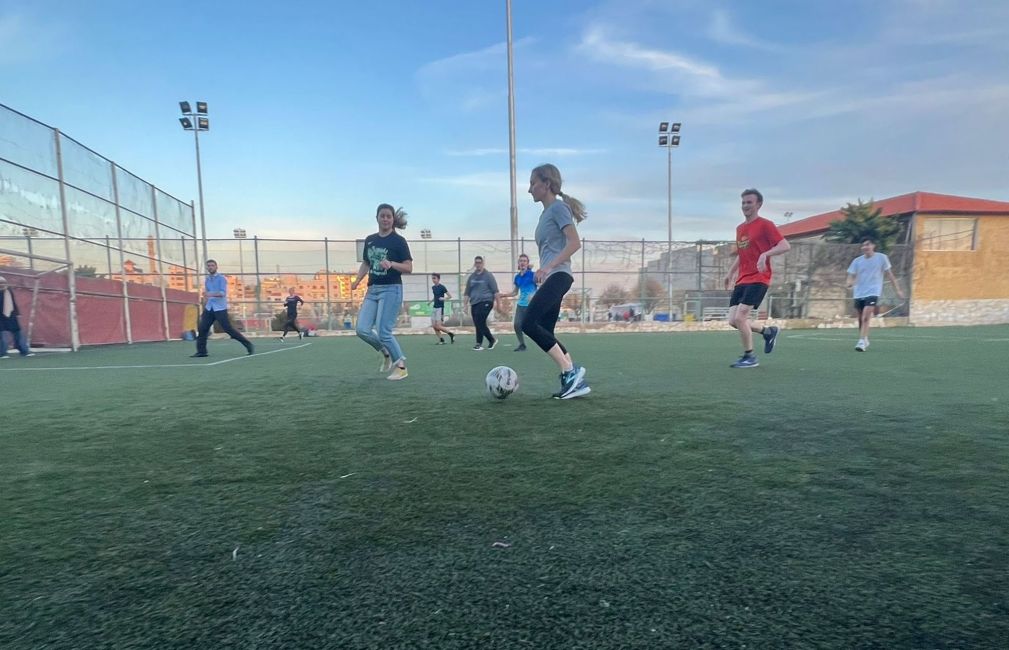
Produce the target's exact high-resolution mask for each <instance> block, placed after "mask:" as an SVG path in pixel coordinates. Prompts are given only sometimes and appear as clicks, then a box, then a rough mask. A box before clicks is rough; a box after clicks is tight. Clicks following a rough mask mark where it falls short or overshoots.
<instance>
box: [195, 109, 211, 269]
mask: <svg viewBox="0 0 1009 650" xmlns="http://www.w3.org/2000/svg"><path fill="white" fill-rule="evenodd" d="M193 137H195V138H196V186H197V188H198V190H199V193H200V230H202V231H203V263H204V264H206V263H207V260H208V259H210V256H209V255H207V219H206V214H205V212H204V206H203V168H202V166H201V165H200V123H199V120H197V122H196V123H195V124H193Z"/></svg>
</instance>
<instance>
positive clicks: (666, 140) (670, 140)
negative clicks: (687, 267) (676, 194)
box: [659, 122, 681, 320]
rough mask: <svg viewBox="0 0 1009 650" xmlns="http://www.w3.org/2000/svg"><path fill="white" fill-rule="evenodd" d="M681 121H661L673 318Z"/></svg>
mask: <svg viewBox="0 0 1009 650" xmlns="http://www.w3.org/2000/svg"><path fill="white" fill-rule="evenodd" d="M680 126H681V124H680V122H660V123H659V146H660V147H665V148H666V284H667V285H668V288H669V320H672V319H673V147H678V146H680Z"/></svg>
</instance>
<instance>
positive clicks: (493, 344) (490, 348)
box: [487, 339, 497, 350]
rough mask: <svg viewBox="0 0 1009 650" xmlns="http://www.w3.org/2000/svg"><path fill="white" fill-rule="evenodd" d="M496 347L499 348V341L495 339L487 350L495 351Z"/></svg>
mask: <svg viewBox="0 0 1009 650" xmlns="http://www.w3.org/2000/svg"><path fill="white" fill-rule="evenodd" d="M496 347H497V339H494V340H493V341H491V344H490V345H488V346H487V349H488V350H493V349H494V348H496Z"/></svg>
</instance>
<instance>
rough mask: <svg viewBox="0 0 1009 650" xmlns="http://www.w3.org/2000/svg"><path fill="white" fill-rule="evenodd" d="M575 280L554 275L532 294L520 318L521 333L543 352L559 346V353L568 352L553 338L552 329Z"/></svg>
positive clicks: (563, 274) (558, 274)
mask: <svg viewBox="0 0 1009 650" xmlns="http://www.w3.org/2000/svg"><path fill="white" fill-rule="evenodd" d="M574 281H575V279H574V278H573V277H571V276H570V275H568V274H567V273H564V272H563V271H562V272H560V273H554V274H553V275H551V276H550V277H549V278H547V281H546V282H544V283H543V284H541V285H540V288H539V289H537V290H536V293H534V294H533V299H532V300H531V301H529V306H528V307H526V313H525V315H524V316H523V318H522V331H523V332H524V333H525V335H526V336H528V337H529V338H531V339H532V340H533V341H536V345H538V346H540V349H541V350H543V351H544V352H549V351H550V349H551V348H552V347H554V346H555V345H560V346H561V351H562V352H564V353H565V354H567V352H568V350H567V348H565V347H564V346H563V345H561V342H560V341H558V340H557V339H556V338H555V337H554V327H556V326H557V317H558V316H559V315H560V313H561V301H563V300H564V294H566V293H567V292H568V289H570V288H571V285H572V284H574Z"/></svg>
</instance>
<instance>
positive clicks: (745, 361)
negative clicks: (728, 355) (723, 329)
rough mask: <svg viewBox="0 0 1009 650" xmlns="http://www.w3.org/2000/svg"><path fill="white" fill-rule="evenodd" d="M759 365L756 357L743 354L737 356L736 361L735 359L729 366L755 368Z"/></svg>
mask: <svg viewBox="0 0 1009 650" xmlns="http://www.w3.org/2000/svg"><path fill="white" fill-rule="evenodd" d="M759 365H760V362H759V361H757V357H755V356H753V355H752V354H744V355H743V356H741V357H739V360H738V361H736V362H735V363H734V364H732V365H731V366H729V367H730V368H756V367H757V366H759Z"/></svg>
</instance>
